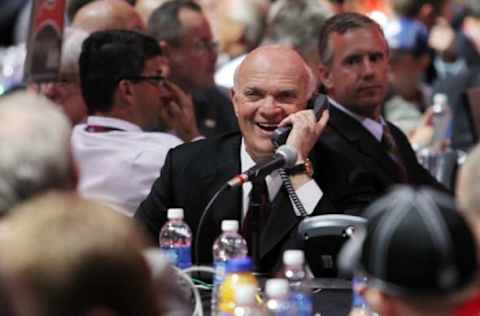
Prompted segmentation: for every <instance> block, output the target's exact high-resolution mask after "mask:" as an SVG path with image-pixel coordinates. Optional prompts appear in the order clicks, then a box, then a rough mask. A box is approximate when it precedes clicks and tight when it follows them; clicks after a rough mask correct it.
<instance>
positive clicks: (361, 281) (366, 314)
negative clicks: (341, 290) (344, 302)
mask: <svg viewBox="0 0 480 316" xmlns="http://www.w3.org/2000/svg"><path fill="white" fill-rule="evenodd" d="M366 282H367V279H366V277H365V276H361V275H355V276H354V277H353V280H352V287H353V291H352V292H353V296H352V309H351V310H350V313H349V314H348V316H378V315H377V314H376V313H375V312H373V311H372V310H371V309H370V307H369V306H368V304H367V302H365V300H364V299H363V297H362V296H361V295H360V293H359V291H358V290H359V288H360V287H362V286H364V285H365V283H366Z"/></svg>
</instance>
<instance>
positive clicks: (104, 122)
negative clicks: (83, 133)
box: [87, 116, 143, 132]
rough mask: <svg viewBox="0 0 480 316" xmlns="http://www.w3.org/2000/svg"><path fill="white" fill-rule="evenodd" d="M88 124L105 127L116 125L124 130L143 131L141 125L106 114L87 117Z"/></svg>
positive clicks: (115, 126)
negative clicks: (106, 115)
mask: <svg viewBox="0 0 480 316" xmlns="http://www.w3.org/2000/svg"><path fill="white" fill-rule="evenodd" d="M87 125H98V126H105V127H114V128H118V129H120V130H122V131H129V132H143V131H142V129H141V128H140V126H138V125H135V124H133V123H131V122H128V121H125V120H121V119H117V118H113V117H105V116H89V117H87Z"/></svg>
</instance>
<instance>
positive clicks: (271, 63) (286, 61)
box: [234, 45, 316, 96]
mask: <svg viewBox="0 0 480 316" xmlns="http://www.w3.org/2000/svg"><path fill="white" fill-rule="evenodd" d="M255 70H256V71H265V72H266V73H269V74H271V75H274V74H276V73H279V72H285V71H291V72H292V74H295V76H296V78H297V79H298V81H297V82H298V83H299V85H302V86H303V88H304V89H305V91H306V93H307V95H308V96H311V95H312V94H313V93H314V92H315V88H316V79H315V77H314V75H313V72H312V70H311V69H310V67H309V66H308V65H307V63H306V62H305V61H304V59H303V58H302V56H300V55H299V54H298V53H297V52H296V51H295V50H294V49H292V48H290V47H288V46H285V45H265V46H260V47H259V48H257V49H254V50H253V51H251V52H250V53H249V54H248V55H247V56H246V57H245V59H244V60H243V62H242V63H241V64H240V66H239V67H238V68H237V69H236V71H235V75H234V89H235V87H238V86H239V85H240V84H241V82H240V81H241V80H242V78H245V77H248V76H250V74H251V72H252V71H255Z"/></svg>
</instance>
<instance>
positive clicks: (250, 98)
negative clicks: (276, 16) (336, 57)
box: [232, 45, 316, 161]
mask: <svg viewBox="0 0 480 316" xmlns="http://www.w3.org/2000/svg"><path fill="white" fill-rule="evenodd" d="M315 87H316V83H315V77H314V76H313V74H312V71H311V70H310V68H309V67H308V66H307V64H306V63H305V61H304V60H303V59H302V57H300V55H299V54H298V53H297V52H295V51H294V50H293V49H291V48H289V47H286V46H279V45H272V46H262V47H259V48H257V49H255V50H253V51H252V52H250V53H249V54H248V55H247V57H246V58H245V59H244V61H243V62H242V63H241V64H240V66H239V67H238V68H237V71H236V72H235V77H234V86H233V89H232V101H233V106H234V109H235V114H236V116H237V118H238V124H239V126H240V130H241V132H242V135H243V138H244V140H245V148H246V150H247V152H248V153H249V155H250V156H251V157H252V158H253V160H255V161H262V160H266V159H269V158H270V157H271V156H272V154H273V151H274V147H273V144H272V141H271V135H272V133H273V130H275V129H276V128H277V127H278V125H279V124H280V122H281V121H282V120H283V119H285V118H286V117H287V116H289V115H290V114H293V113H296V112H298V111H301V110H304V109H305V108H306V105H307V103H308V99H309V98H310V97H311V96H312V93H313V91H314V90H315Z"/></svg>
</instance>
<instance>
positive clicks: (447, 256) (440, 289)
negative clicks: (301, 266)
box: [342, 187, 477, 316]
mask: <svg viewBox="0 0 480 316" xmlns="http://www.w3.org/2000/svg"><path fill="white" fill-rule="evenodd" d="M366 215H367V218H368V222H367V227H366V231H365V232H363V233H360V234H359V235H360V238H358V239H356V240H355V239H353V240H352V243H350V246H351V245H355V243H356V244H357V247H352V248H351V249H355V250H353V251H352V252H351V254H354V255H353V256H352V257H351V258H350V259H351V260H350V262H356V270H357V271H359V272H363V273H365V274H366V276H367V278H368V282H367V287H366V289H364V291H363V295H364V296H365V297H366V299H367V301H368V303H369V304H370V305H371V307H372V308H374V309H375V311H376V312H378V313H379V314H380V315H385V316H389V315H392V316H394V315H395V316H402V315H451V314H452V311H453V310H454V309H455V308H456V307H457V306H459V305H460V304H461V303H463V301H464V300H465V299H466V298H467V297H468V294H469V291H468V290H470V289H471V286H472V285H473V281H474V278H475V275H476V270H477V259H476V247H475V242H474V238H473V234H472V232H471V230H470V229H469V227H468V225H467V223H466V222H465V220H464V219H463V217H462V215H461V214H460V213H459V212H458V211H457V209H456V207H455V204H454V201H453V200H452V199H451V198H450V197H449V196H446V195H443V194H440V193H437V192H434V191H432V190H429V189H420V190H417V191H416V190H414V189H411V188H408V187H401V188H398V189H397V190H395V191H393V192H391V193H390V194H388V195H386V196H385V197H383V198H382V199H380V200H378V201H377V202H375V203H373V204H372V205H371V206H370V207H369V208H368V209H367V211H366ZM362 235H363V236H362ZM342 259H345V258H342Z"/></svg>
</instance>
